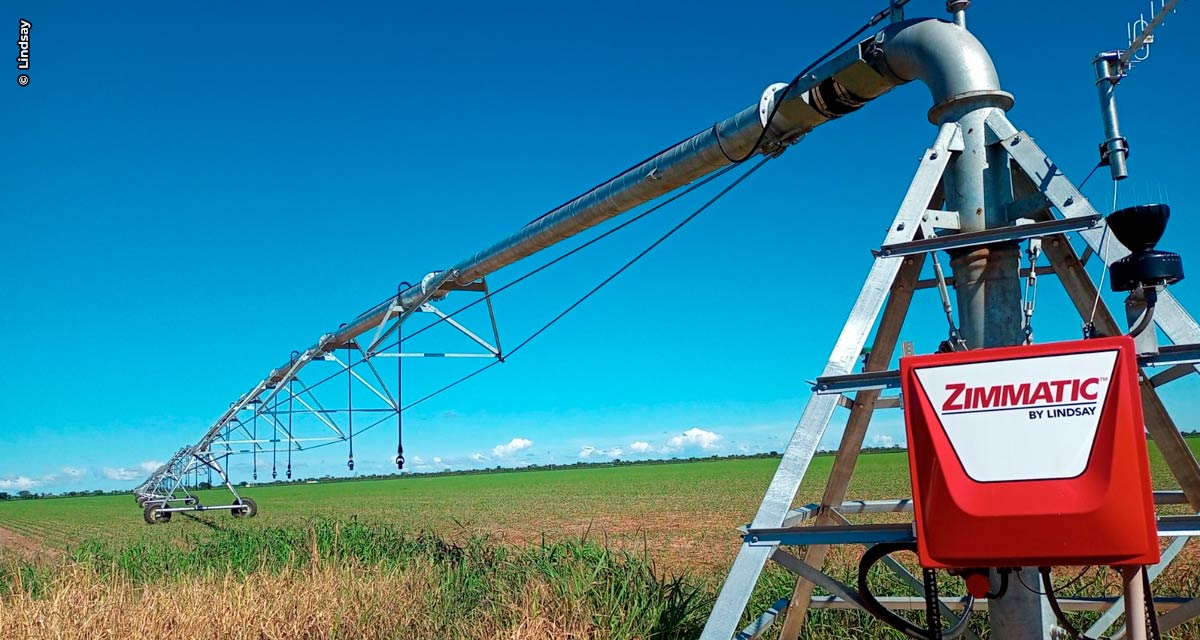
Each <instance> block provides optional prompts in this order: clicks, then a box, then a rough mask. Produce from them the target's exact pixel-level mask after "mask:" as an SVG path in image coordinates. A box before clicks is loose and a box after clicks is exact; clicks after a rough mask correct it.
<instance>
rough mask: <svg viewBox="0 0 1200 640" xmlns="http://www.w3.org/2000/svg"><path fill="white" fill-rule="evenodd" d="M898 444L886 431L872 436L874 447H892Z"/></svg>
mask: <svg viewBox="0 0 1200 640" xmlns="http://www.w3.org/2000/svg"><path fill="white" fill-rule="evenodd" d="M895 445H896V439H895V438H893V437H892V436H889V435H887V434H886V433H878V434H875V435H873V436H871V446H873V447H891V446H895Z"/></svg>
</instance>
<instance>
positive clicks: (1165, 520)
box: [742, 516, 1200, 546]
mask: <svg viewBox="0 0 1200 640" xmlns="http://www.w3.org/2000/svg"><path fill="white" fill-rule="evenodd" d="M914 529H915V523H912V522H909V523H902V524H857V525H849V526H846V525H832V526H820V527H772V528H763V529H754V528H748V529H746V530H745V532H744V533H743V536H742V539H743V540H744V541H745V542H748V543H750V544H752V545H753V544H776V545H787V546H807V545H814V544H821V545H835V544H878V543H880V542H914V541H916V539H917V538H916V535H915V533H914ZM1158 535H1159V537H1162V538H1174V537H1178V536H1189V537H1191V536H1200V516H1160V517H1159V518H1158Z"/></svg>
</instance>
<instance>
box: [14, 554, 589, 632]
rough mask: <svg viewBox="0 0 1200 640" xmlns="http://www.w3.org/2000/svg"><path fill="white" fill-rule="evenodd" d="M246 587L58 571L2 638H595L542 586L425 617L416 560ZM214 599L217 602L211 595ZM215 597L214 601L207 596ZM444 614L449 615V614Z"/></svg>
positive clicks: (423, 580) (571, 606) (227, 580)
mask: <svg viewBox="0 0 1200 640" xmlns="http://www.w3.org/2000/svg"><path fill="white" fill-rule="evenodd" d="M310 566H311V567H312V568H309V569H302V570H288V571H284V572H283V573H281V574H278V575H273V574H270V573H267V572H263V573H255V574H252V575H250V576H247V577H246V578H245V579H235V578H233V577H232V576H228V575H227V576H223V577H218V578H211V577H210V578H202V577H194V578H193V577H189V578H185V579H182V580H175V581H161V582H158V583H155V584H151V585H147V586H143V587H137V586H135V585H133V584H131V583H129V582H128V581H122V580H116V581H114V580H112V579H108V580H103V579H101V578H100V576H98V575H97V574H96V573H95V572H94V571H92V570H90V569H88V568H86V567H84V566H82V565H72V566H65V567H63V568H62V570H60V571H59V572H58V577H57V579H56V580H55V581H54V582H53V583H52V584H51V585H50V587H49V590H48V592H47V593H45V594H43V596H42V597H40V598H36V599H35V598H32V597H30V596H29V595H28V594H26V593H23V592H18V594H16V595H14V596H13V597H10V598H7V599H6V601H5V602H4V606H2V607H0V637H3V638H5V639H6V640H24V639H29V640H35V639H36V640H47V639H51V638H52V639H55V640H76V639H78V640H85V639H86V640H127V639H141V638H161V637H168V636H171V637H187V636H197V637H212V638H230V639H236V640H285V639H286V640H296V639H298V638H304V639H313V640H318V639H320V640H324V639H330V640H332V639H336V638H365V639H390V638H446V637H451V638H510V639H512V640H520V639H524V638H539V639H540V638H598V637H601V636H602V634H601V633H600V631H601V630H599V629H597V628H595V627H594V626H593V625H592V624H591V623H590V622H589V620H591V619H592V615H591V614H592V613H593V612H590V611H585V610H581V609H584V608H586V607H587V603H586V602H582V601H580V600H578V599H566V598H563V597H561V596H560V594H557V593H556V592H555V591H556V590H555V589H554V588H553V587H552V586H551V585H549V584H547V583H545V582H544V581H538V582H533V583H530V584H527V585H526V588H524V589H522V590H519V591H514V592H512V593H511V594H508V595H511V596H512V597H511V598H510V599H508V600H507V601H505V600H501V601H499V602H497V603H496V606H494V607H490V608H488V609H486V610H484V611H483V612H480V611H478V610H476V612H475V614H474V615H473V617H471V618H470V619H465V618H459V619H455V617H454V616H453V615H448V616H434V615H430V612H431V611H434V610H437V609H439V608H443V607H445V605H446V603H444V602H435V601H434V600H436V598H437V596H436V594H437V593H438V592H439V587H438V584H437V581H438V580H439V579H441V577H444V576H439V574H438V572H437V571H436V570H434V568H433V567H431V566H429V565H428V564H425V563H420V562H416V563H413V564H411V565H409V566H408V567H405V568H404V569H403V570H400V569H383V568H378V567H372V568H367V567H359V566H354V565H353V564H342V565H339V566H330V565H329V564H327V563H326V564H323V565H310ZM218 594H219V595H218ZM214 596H216V597H214ZM448 613H449V612H448Z"/></svg>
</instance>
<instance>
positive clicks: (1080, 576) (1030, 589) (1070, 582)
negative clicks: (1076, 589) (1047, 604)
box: [1014, 566, 1092, 596]
mask: <svg viewBox="0 0 1200 640" xmlns="http://www.w3.org/2000/svg"><path fill="white" fill-rule="evenodd" d="M1091 569H1092V567H1091V566H1087V567H1084V568H1083V569H1080V571H1079V573H1077V574H1075V577H1074V578H1071V579H1070V580H1067V581H1066V582H1064V583H1062V584H1061V585H1059V586H1057V587H1055V588H1054V590H1055V591H1062V590H1063V589H1066V588H1068V587H1070V586H1071V585H1073V584H1075V583H1076V582H1079V581H1080V580H1081V579H1083V576H1085V575H1087V572H1088V571H1091ZM1014 572H1015V573H1016V574H1017V582H1020V583H1021V586H1022V587H1025V590H1026V591H1028V592H1030V593H1033V594H1036V595H1039V596H1044V595H1049V594H1046V593H1044V592H1042V591H1038V590H1037V589H1034V588H1033V587H1031V586H1029V585H1027V584H1025V580H1024V579H1023V578H1022V577H1021V571H1020V570H1019V569H1017V570H1015V571H1014Z"/></svg>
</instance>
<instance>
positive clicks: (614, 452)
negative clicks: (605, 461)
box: [579, 444, 625, 458]
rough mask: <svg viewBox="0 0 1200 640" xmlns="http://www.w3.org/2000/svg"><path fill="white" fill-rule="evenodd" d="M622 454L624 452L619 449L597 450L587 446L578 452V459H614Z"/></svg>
mask: <svg viewBox="0 0 1200 640" xmlns="http://www.w3.org/2000/svg"><path fill="white" fill-rule="evenodd" d="M622 453H625V451H624V450H623V449H621V447H613V448H612V449H598V448H596V447H593V446H592V445H590V444H589V445H587V446H585V447H584V448H582V449H580V450H579V457H580V458H590V457H592V456H606V457H609V458H615V457H617V456H619V455H621V454H622Z"/></svg>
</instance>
